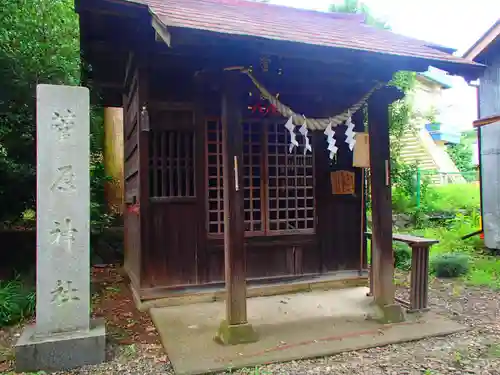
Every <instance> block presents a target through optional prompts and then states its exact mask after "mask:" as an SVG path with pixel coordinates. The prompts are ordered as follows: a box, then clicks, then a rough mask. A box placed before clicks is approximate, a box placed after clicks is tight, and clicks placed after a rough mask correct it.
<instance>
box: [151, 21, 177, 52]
mask: <svg viewBox="0 0 500 375" xmlns="http://www.w3.org/2000/svg"><path fill="white" fill-rule="evenodd" d="M151 26H153V29H154V30H155V32H156V36H158V37H159V38H160V40H163V41H164V42H165V44H166V45H167V46H169V47H172V36H171V35H170V33H169V32H168V29H167V27H166V26H165V25H164V24H163V23H162V22H161V21H160V19H159V18H158V17H157V16H156V15H153V17H152V18H151Z"/></svg>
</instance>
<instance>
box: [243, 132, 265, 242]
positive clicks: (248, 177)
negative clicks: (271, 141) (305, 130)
mask: <svg viewBox="0 0 500 375" xmlns="http://www.w3.org/2000/svg"><path fill="white" fill-rule="evenodd" d="M262 140H263V134H262V124H260V123H259V122H245V123H244V124H243V200H244V203H243V206H244V210H245V231H247V232H254V233H255V232H263V231H264V222H263V217H262V205H261V202H262V201H263V200H264V197H263V196H262V190H263V189H262V181H263V179H262V177H263V173H262V162H263V160H262V150H263V147H262V146H263V145H262Z"/></svg>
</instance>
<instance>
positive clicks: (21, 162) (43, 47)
mask: <svg viewBox="0 0 500 375" xmlns="http://www.w3.org/2000/svg"><path fill="white" fill-rule="evenodd" d="M0 4H1V5H0V25H1V27H0V87H1V88H2V89H1V91H0V207H2V208H1V209H0V222H1V221H3V220H6V219H13V218H15V217H17V216H19V215H20V214H21V213H22V212H23V211H24V210H25V209H27V208H32V207H33V206H34V201H35V191H36V189H35V185H36V173H35V163H36V149H35V147H34V140H35V129H36V127H35V125H36V97H35V96H36V85H37V84H39V83H55V84H68V85H75V84H77V83H78V81H79V45H78V22H77V18H76V14H75V12H74V10H73V1H72V0H0Z"/></svg>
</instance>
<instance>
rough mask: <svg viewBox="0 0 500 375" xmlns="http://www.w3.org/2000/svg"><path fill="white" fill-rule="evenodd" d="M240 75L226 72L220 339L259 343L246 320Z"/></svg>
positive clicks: (229, 342)
mask: <svg viewBox="0 0 500 375" xmlns="http://www.w3.org/2000/svg"><path fill="white" fill-rule="evenodd" d="M240 77H241V73H239V72H225V73H224V77H223V80H224V82H223V92H222V144H223V145H222V154H223V177H224V266H225V282H226V320H224V321H223V322H222V323H221V325H220V328H219V331H218V334H217V339H218V341H219V342H221V343H223V344H229V345H234V344H241V343H245V342H253V341H256V335H255V331H254V330H253V328H252V326H251V325H250V324H249V323H248V321H247V303H246V257H245V238H244V235H245V226H244V207H243V179H242V170H241V168H242V164H243V129H242V123H241V122H242V119H241V111H242V108H243V102H242V100H241V99H242V95H241V93H242V90H240V88H241V86H240V85H239V80H240Z"/></svg>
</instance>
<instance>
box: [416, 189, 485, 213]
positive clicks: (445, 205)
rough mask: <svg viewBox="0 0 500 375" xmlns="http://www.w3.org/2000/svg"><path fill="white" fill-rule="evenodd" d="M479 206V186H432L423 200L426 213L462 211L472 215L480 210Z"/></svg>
mask: <svg viewBox="0 0 500 375" xmlns="http://www.w3.org/2000/svg"><path fill="white" fill-rule="evenodd" d="M479 206H480V195H479V185H478V184H448V185H440V186H430V187H429V188H428V190H427V192H426V194H425V196H424V197H423V199H422V208H423V209H424V210H425V211H426V212H439V213H445V212H449V213H456V212H457V211H459V210H460V211H465V212H466V213H468V214H471V213H472V212H473V211H477V210H479Z"/></svg>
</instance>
